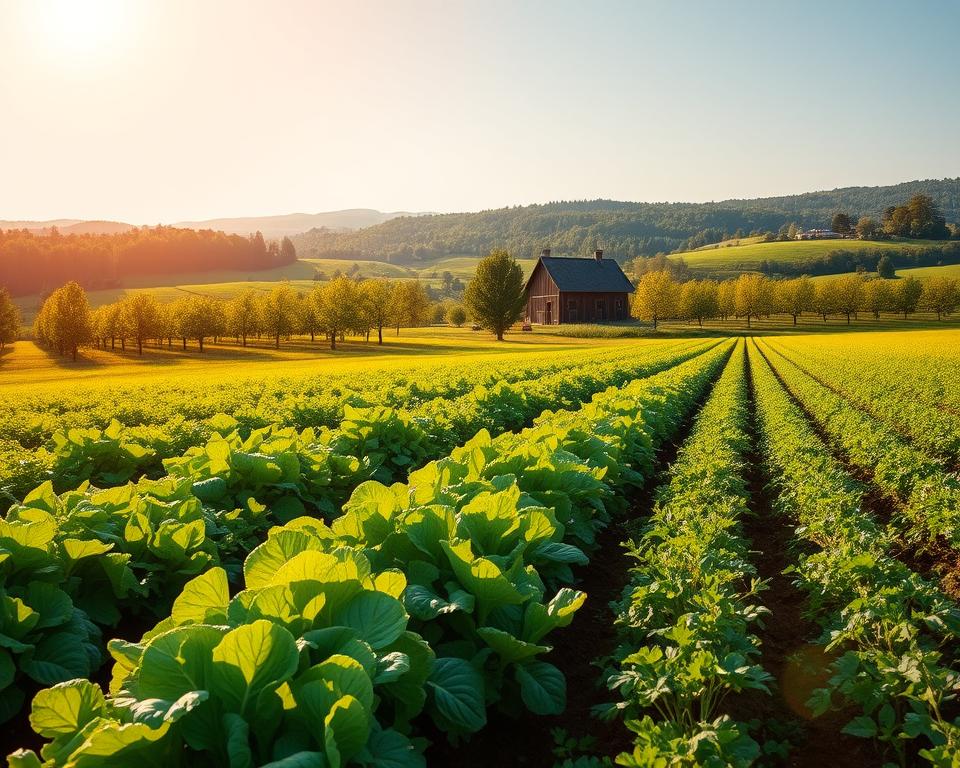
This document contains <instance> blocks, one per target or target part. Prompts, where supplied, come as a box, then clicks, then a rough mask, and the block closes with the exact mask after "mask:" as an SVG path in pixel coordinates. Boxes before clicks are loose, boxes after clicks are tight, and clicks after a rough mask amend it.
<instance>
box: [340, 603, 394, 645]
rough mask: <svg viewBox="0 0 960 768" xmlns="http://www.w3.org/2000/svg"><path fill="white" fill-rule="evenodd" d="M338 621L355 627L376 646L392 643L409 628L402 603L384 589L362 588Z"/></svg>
mask: <svg viewBox="0 0 960 768" xmlns="http://www.w3.org/2000/svg"><path fill="white" fill-rule="evenodd" d="M333 623H334V624H338V625H342V626H345V627H351V628H353V629H356V630H357V631H358V632H359V633H360V638H361V639H362V640H365V641H366V642H367V643H369V644H370V645H371V646H372V647H373V648H374V649H380V648H383V647H385V646H387V645H390V643H392V642H393V641H394V640H396V639H397V638H398V637H400V635H401V634H403V631H404V630H405V629H406V628H407V613H406V611H404V610H403V605H402V603H401V602H400V601H399V600H397V599H396V598H395V597H391V596H390V595H388V594H386V593H384V592H361V593H360V594H359V595H357V596H356V597H355V598H353V600H351V601H350V602H349V603H348V604H347V605H346V606H345V607H344V608H343V609H342V610H341V611H339V612H338V613H337V614H336V615H335V616H334V619H333Z"/></svg>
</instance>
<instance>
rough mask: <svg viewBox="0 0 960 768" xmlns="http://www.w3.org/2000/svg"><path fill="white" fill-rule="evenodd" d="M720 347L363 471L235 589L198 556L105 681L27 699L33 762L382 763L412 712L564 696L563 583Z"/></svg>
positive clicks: (457, 726)
mask: <svg viewBox="0 0 960 768" xmlns="http://www.w3.org/2000/svg"><path fill="white" fill-rule="evenodd" d="M729 351H730V347H729V345H726V344H725V345H722V346H720V347H716V348H714V349H712V350H710V351H708V352H707V353H705V354H703V355H699V356H697V357H695V358H694V359H692V360H690V361H688V362H686V363H683V364H682V365H679V366H677V367H675V368H672V369H670V370H668V371H665V372H663V373H660V374H658V375H656V376H653V377H651V378H649V379H643V380H638V381H634V382H631V383H629V384H627V385H625V386H623V387H621V388H619V389H617V388H611V389H610V390H608V391H606V392H603V393H601V394H598V395H596V396H595V397H594V398H593V401H592V402H591V403H589V404H587V405H585V406H584V407H583V408H581V409H579V410H577V411H558V412H552V413H546V414H544V415H543V416H542V417H541V418H540V419H538V420H537V423H536V424H535V425H534V426H533V427H531V428H528V429H526V430H523V431H522V432H520V433H506V434H503V435H500V436H499V437H496V438H491V437H490V436H489V434H488V433H486V432H481V433H480V434H478V435H477V436H476V437H475V438H474V439H473V440H471V441H470V442H469V443H467V444H466V445H464V446H463V447H461V448H458V449H456V450H454V451H453V452H452V453H451V454H450V456H448V457H446V458H443V459H440V460H438V461H434V462H431V463H430V464H428V465H427V466H425V467H423V468H422V469H419V470H417V471H415V472H413V473H412V474H411V475H410V478H409V482H408V483H407V484H401V483H397V484H394V485H393V486H390V487H387V486H385V485H382V484H381V483H378V482H376V481H368V482H366V483H363V484H362V485H360V486H359V487H358V488H357V489H356V490H355V491H354V492H353V493H352V495H351V497H350V499H349V501H348V502H347V504H346V505H345V507H344V514H343V515H342V516H341V517H339V518H337V519H336V520H334V521H333V522H332V523H331V524H330V525H327V524H326V523H324V522H323V521H321V520H318V519H316V518H313V517H300V518H297V519H295V520H291V521H290V522H288V523H287V524H286V525H284V526H282V527H279V528H275V529H272V530H271V531H270V535H269V537H268V538H267V540H266V541H265V542H264V543H263V544H261V545H260V546H258V547H257V548H256V549H254V550H253V552H251V553H250V555H249V556H248V557H247V559H246V561H245V563H244V589H242V590H241V591H240V592H239V593H237V594H236V595H235V596H234V597H233V598H232V599H231V598H230V593H229V591H228V580H227V574H226V573H225V572H224V571H223V570H222V569H220V568H213V569H211V570H208V571H206V572H205V573H203V574H202V575H200V576H199V577H196V578H194V579H192V580H191V581H189V582H188V583H187V584H186V586H185V587H184V589H183V591H182V593H181V594H180V595H179V596H178V597H177V598H176V600H175V601H174V604H173V610H172V613H171V615H170V616H169V617H168V618H166V619H164V620H162V621H161V622H160V623H159V624H158V625H157V627H156V628H154V629H153V630H151V631H150V632H148V633H146V634H145V635H144V637H143V639H142V641H141V642H139V643H129V642H124V641H117V640H115V641H112V642H111V643H110V646H109V647H110V651H111V654H112V655H113V657H114V660H115V665H114V670H113V680H112V682H111V686H110V692H109V695H108V696H106V697H104V695H103V693H102V692H101V691H100V690H99V688H97V687H96V686H94V685H93V684H92V683H90V682H88V681H85V680H75V681H71V682H67V683H62V684H60V685H58V686H55V687H53V688H51V689H48V690H45V691H43V692H41V693H40V694H38V696H37V697H36V699H35V700H34V703H33V708H32V713H31V723H32V724H33V726H34V728H35V729H36V731H37V732H38V733H39V734H40V735H42V736H43V737H45V738H47V739H49V740H50V741H49V743H48V744H47V745H46V746H45V747H44V749H43V751H42V758H43V764H45V765H49V766H60V765H71V766H73V765H76V766H88V767H89V766H100V765H103V766H107V765H109V766H126V765H130V766H133V765H137V766H151V765H161V764H162V765H164V766H176V765H188V766H194V765H196V766H199V765H204V766H210V765H213V766H219V765H224V766H226V765H230V766H238V765H254V764H256V765H270V766H318V767H320V768H323V767H324V766H334V765H336V766H339V765H346V764H355V765H363V766H397V768H400V767H401V766H418V765H422V764H423V758H422V755H421V753H420V749H419V746H420V742H418V741H415V740H414V741H411V740H410V738H409V735H410V734H411V733H414V732H415V727H416V724H417V723H419V721H420V719H422V717H423V716H424V715H426V716H429V717H430V718H431V719H432V720H433V722H434V724H435V725H436V726H437V727H439V728H440V729H441V730H442V731H445V732H446V733H448V734H449V735H451V736H454V737H455V736H457V735H462V734H467V733H472V732H476V731H477V730H479V729H481V728H482V727H483V725H484V723H485V720H486V709H487V707H488V706H490V705H493V704H495V703H497V702H501V703H506V702H523V704H524V705H525V706H526V707H527V708H528V709H530V710H532V711H533V712H535V713H543V714H547V713H556V712H559V711H561V710H562V709H563V707H564V704H565V696H566V692H565V682H564V679H563V675H562V673H561V672H560V671H559V670H558V669H557V668H556V667H554V666H553V665H551V664H550V663H549V662H547V661H544V660H543V659H542V657H543V656H544V655H545V654H547V653H548V652H549V650H550V647H549V646H548V645H546V644H544V641H545V639H546V638H547V636H548V635H549V633H550V632H551V631H553V630H554V629H556V628H558V627H562V626H565V625H566V624H568V623H569V622H570V621H571V620H572V617H573V614H574V612H575V611H576V610H577V608H578V607H579V606H580V605H582V603H583V601H584V599H585V598H586V595H585V594H583V593H582V592H577V591H575V590H572V589H569V588H568V587H565V586H561V585H562V584H566V583H569V582H570V580H571V575H572V574H571V572H570V566H571V565H572V564H576V563H585V562H586V561H587V555H586V552H587V551H589V550H590V549H591V548H592V544H593V541H594V537H595V534H596V531H597V530H598V529H599V528H600V527H602V525H603V524H604V523H605V522H606V521H607V520H608V519H609V517H610V515H611V514H612V513H613V512H614V511H615V510H617V509H618V508H622V507H623V504H624V502H623V501H622V493H623V492H624V490H625V489H626V488H628V487H630V486H631V485H637V484H640V483H642V482H643V481H644V478H645V477H646V476H647V475H649V473H650V471H651V468H652V466H653V451H654V449H655V447H656V446H657V445H658V444H659V443H660V442H661V441H662V440H664V439H665V438H667V437H669V436H670V435H671V434H673V433H674V432H675V431H676V430H677V428H678V427H679V425H680V423H681V421H682V420H683V418H685V416H686V415H687V414H689V413H690V412H691V410H692V409H693V408H694V407H695V405H696V403H697V401H698V400H699V398H700V397H701V396H702V395H703V393H704V392H705V391H706V389H707V388H708V386H709V384H710V382H711V381H712V380H713V379H714V378H715V376H716V374H717V373H718V371H719V370H720V368H721V366H722V365H723V363H724V361H725V359H726V358H727V356H728V354H729ZM550 595H552V596H550ZM548 596H550V597H549V598H548ZM10 762H11V765H13V766H16V767H17V768H20V767H22V766H37V765H40V758H38V757H37V756H36V755H34V754H33V753H30V752H19V753H17V754H15V755H14V756H12V757H11V758H10Z"/></svg>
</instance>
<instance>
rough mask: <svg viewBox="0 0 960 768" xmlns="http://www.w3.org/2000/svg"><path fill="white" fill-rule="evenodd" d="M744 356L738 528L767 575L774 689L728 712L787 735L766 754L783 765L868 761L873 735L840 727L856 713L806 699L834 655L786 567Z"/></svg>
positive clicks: (767, 656) (840, 766) (766, 628)
mask: <svg viewBox="0 0 960 768" xmlns="http://www.w3.org/2000/svg"><path fill="white" fill-rule="evenodd" d="M749 366H750V363H749V359H748V367H747V386H748V392H749V402H750V412H751V423H750V432H751V443H752V450H751V453H750V454H749V455H748V456H747V479H748V481H749V488H750V502H749V507H750V514H749V516H748V517H747V518H746V519H745V520H743V521H742V522H743V533H744V535H745V536H746V537H747V538H748V539H749V540H750V541H751V550H752V551H753V553H754V554H753V563H754V565H755V566H756V568H757V571H758V573H759V576H760V578H762V579H765V580H767V581H768V583H769V588H768V589H767V590H765V591H764V592H762V593H761V595H760V601H761V602H762V603H763V605H764V606H766V607H767V608H768V609H769V610H770V615H769V616H766V617H765V618H764V619H763V626H762V627H760V628H758V629H757V636H758V637H759V638H760V641H761V646H760V648H761V651H762V656H761V663H762V664H763V666H764V668H765V669H766V670H767V671H768V672H769V673H770V674H771V675H773V676H774V678H775V679H776V685H775V686H774V687H773V695H772V696H766V695H764V694H762V693H757V692H750V693H749V694H743V695H740V696H734V697H732V698H730V699H728V701H727V702H726V707H725V709H726V710H727V712H728V714H730V715H731V716H732V717H735V718H736V719H738V720H747V721H749V720H759V721H760V729H759V733H757V734H755V738H757V739H758V741H761V743H762V741H763V740H764V739H765V738H768V739H774V740H781V741H788V742H790V751H789V754H788V757H787V759H786V760H785V761H784V760H779V761H777V760H776V759H771V762H773V763H774V764H776V763H777V762H779V764H781V765H788V766H797V767H798V768H799V767H800V766H831V768H847V767H849V768H865V767H866V768H869V767H870V766H881V765H882V764H883V760H882V759H881V756H880V754H879V752H877V750H876V749H875V747H874V746H873V744H872V743H870V742H867V741H865V740H863V739H858V738H855V737H853V736H847V735H844V734H843V733H841V732H840V731H841V729H842V728H843V726H844V725H845V724H846V723H847V722H848V721H849V720H850V718H851V717H852V715H853V713H827V714H825V715H822V716H820V717H817V718H813V717H812V714H811V713H810V711H809V709H807V707H806V701H807V700H808V699H809V697H810V694H811V693H812V692H813V691H814V690H815V689H816V688H820V687H823V685H824V684H825V683H826V680H827V678H828V673H827V667H828V665H829V663H830V661H831V660H832V659H831V658H830V657H828V656H826V655H825V654H824V653H823V651H822V650H821V648H820V647H819V646H817V645H816V644H814V643H812V642H811V640H812V639H815V638H816V637H817V635H818V634H819V628H818V627H817V625H816V624H815V623H814V622H813V621H811V620H809V619H807V618H806V617H805V616H804V608H805V606H806V598H805V596H804V594H803V593H802V592H801V591H800V590H799V589H797V587H796V586H794V584H793V582H792V580H791V578H790V576H789V575H785V574H784V570H785V569H786V568H787V567H788V566H790V565H791V564H792V562H793V560H794V557H793V556H792V555H791V547H792V546H793V530H792V527H791V525H790V521H788V520H785V519H784V518H782V517H781V516H779V515H778V514H777V513H776V512H775V511H774V509H773V507H772V503H771V502H772V499H771V497H770V494H769V492H768V490H767V478H766V477H765V476H764V474H763V462H762V457H761V456H760V454H759V452H758V449H759V445H758V439H757V435H758V432H757V426H756V401H755V398H754V388H753V377H752V373H751V370H750V367H749Z"/></svg>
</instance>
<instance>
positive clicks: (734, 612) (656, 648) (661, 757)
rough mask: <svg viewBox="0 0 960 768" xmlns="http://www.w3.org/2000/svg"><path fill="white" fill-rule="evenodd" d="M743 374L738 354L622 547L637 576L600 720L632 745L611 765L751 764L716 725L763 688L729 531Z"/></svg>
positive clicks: (743, 405) (741, 569)
mask: <svg viewBox="0 0 960 768" xmlns="http://www.w3.org/2000/svg"><path fill="white" fill-rule="evenodd" d="M745 364H746V355H745V352H744V347H743V345H742V344H738V346H737V349H736V351H735V352H734V353H733V356H732V357H731V359H730V362H729V363H728V364H727V367H726V369H725V371H724V373H723V375H722V376H721V377H720V379H719V381H718V382H717V384H716V386H715V388H714V390H713V393H712V394H711V396H710V399H709V400H708V401H707V404H706V405H705V406H704V408H703V410H702V411H701V412H700V414H699V416H698V417H697V420H696V422H695V425H694V428H693V432H692V433H691V435H690V437H689V438H688V439H687V441H686V443H685V444H684V445H683V447H682V448H681V450H680V453H679V455H678V457H677V460H676V462H675V463H674V464H673V465H672V466H671V468H670V480H669V482H668V483H667V484H665V485H663V486H662V487H660V488H659V489H658V493H657V503H656V506H655V508H654V510H653V513H652V514H651V516H650V519H649V521H648V522H647V523H646V525H645V528H644V531H643V535H642V537H641V538H640V539H639V540H638V541H636V542H629V543H628V544H627V545H625V546H626V547H627V550H628V553H629V555H630V557H631V558H633V559H635V560H636V561H637V565H635V566H634V567H633V568H632V569H631V573H630V581H629V583H628V586H627V587H626V589H625V590H624V594H623V598H622V599H621V601H620V602H619V603H618V604H617V606H616V608H617V612H618V613H617V618H616V626H617V635H618V644H619V645H618V649H617V651H616V653H615V654H614V656H613V658H612V659H610V660H609V661H608V663H607V672H606V673H605V674H606V678H607V684H608V686H609V687H610V688H611V690H613V691H615V692H616V693H617V695H618V699H619V701H618V702H617V703H616V704H615V705H613V707H612V708H611V709H609V710H607V711H606V712H605V713H604V714H605V715H606V716H613V715H616V714H618V713H619V714H623V716H625V718H626V725H627V727H628V728H629V729H630V730H631V731H632V732H633V734H634V737H633V738H634V743H635V746H634V749H633V752H632V753H625V754H622V755H620V756H619V757H618V758H617V763H618V764H620V765H626V766H654V765H732V766H746V765H750V764H751V763H752V762H753V761H754V760H756V759H757V758H758V757H759V756H760V754H761V747H760V745H759V744H757V742H756V741H755V740H754V739H753V738H752V737H751V735H750V734H749V732H748V729H747V726H746V724H744V723H742V722H738V721H736V720H734V719H732V718H731V717H730V716H729V715H726V714H721V713H722V704H723V701H724V699H725V697H726V696H727V694H728V693H730V692H739V691H744V690H761V691H767V683H768V681H769V680H770V679H771V678H770V675H769V674H768V673H767V672H766V671H765V670H764V669H763V667H762V666H761V665H760V664H759V662H758V658H757V657H758V656H759V655H760V647H759V645H760V643H759V640H758V639H757V637H756V636H755V635H754V634H752V632H751V625H753V624H754V623H755V622H756V621H757V620H758V619H759V617H761V616H762V615H763V614H764V613H766V612H767V611H766V610H765V609H764V608H763V607H762V606H760V605H758V604H757V602H756V597H757V593H758V590H759V588H760V586H761V585H760V584H758V583H757V581H756V578H755V577H756V571H755V569H754V567H753V566H752V565H751V563H750V558H749V550H750V543H749V541H748V540H746V539H745V538H744V537H743V535H742V534H741V532H740V528H739V521H740V519H741V518H742V517H743V516H744V515H745V514H746V513H747V502H748V497H749V492H748V489H747V486H746V481H745V479H744V471H745V467H746V462H745V456H746V454H747V452H748V451H749V449H750V438H749V434H748V432H747V423H748V418H749V411H748V406H747V387H746V375H745ZM650 713H653V716H651V714H650Z"/></svg>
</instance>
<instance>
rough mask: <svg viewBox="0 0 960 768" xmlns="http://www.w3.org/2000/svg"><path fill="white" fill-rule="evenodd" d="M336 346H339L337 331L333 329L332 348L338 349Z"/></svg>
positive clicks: (331, 336) (331, 335)
mask: <svg viewBox="0 0 960 768" xmlns="http://www.w3.org/2000/svg"><path fill="white" fill-rule="evenodd" d="M336 348H337V332H336V331H333V332H332V333H331V334H330V349H336Z"/></svg>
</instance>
